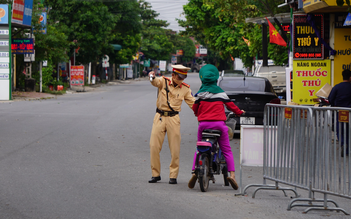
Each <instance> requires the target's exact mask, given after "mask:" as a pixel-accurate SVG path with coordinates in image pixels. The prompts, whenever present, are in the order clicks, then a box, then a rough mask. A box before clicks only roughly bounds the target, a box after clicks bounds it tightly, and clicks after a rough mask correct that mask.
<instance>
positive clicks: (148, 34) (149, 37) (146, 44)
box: [140, 0, 173, 60]
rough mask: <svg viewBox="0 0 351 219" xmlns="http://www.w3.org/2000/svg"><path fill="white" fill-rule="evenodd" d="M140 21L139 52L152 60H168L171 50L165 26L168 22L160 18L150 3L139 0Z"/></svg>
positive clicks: (171, 45)
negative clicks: (140, 38)
mask: <svg viewBox="0 0 351 219" xmlns="http://www.w3.org/2000/svg"><path fill="white" fill-rule="evenodd" d="M140 8H141V9H142V12H141V20H142V21H141V22H142V42H141V48H140V50H141V52H143V53H144V55H145V57H146V58H150V59H154V60H168V59H169V58H170V54H171V52H172V50H173V44H172V42H170V40H169V38H168V36H167V30H166V29H164V28H166V27H167V26H168V25H169V24H168V23H167V22H166V21H164V20H160V19H156V18H157V16H158V15H159V14H158V13H156V11H154V10H152V9H151V5H150V4H149V3H148V2H145V1H143V0H141V1H140Z"/></svg>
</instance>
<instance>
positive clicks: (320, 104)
mask: <svg viewBox="0 0 351 219" xmlns="http://www.w3.org/2000/svg"><path fill="white" fill-rule="evenodd" d="M317 97H318V98H316V99H315V100H314V101H315V102H317V104H316V105H317V106H318V107H326V106H330V103H329V101H328V99H327V98H325V97H320V96H317ZM316 105H315V106H316Z"/></svg>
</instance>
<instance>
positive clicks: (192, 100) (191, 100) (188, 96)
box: [184, 89, 195, 110]
mask: <svg viewBox="0 0 351 219" xmlns="http://www.w3.org/2000/svg"><path fill="white" fill-rule="evenodd" d="M184 101H185V102H186V104H188V106H189V107H190V109H191V110H193V105H194V103H195V97H193V95H192V94H191V90H190V89H189V90H188V92H187V93H186V95H185V96H184Z"/></svg>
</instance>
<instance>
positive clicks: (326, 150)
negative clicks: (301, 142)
mask: <svg viewBox="0 0 351 219" xmlns="http://www.w3.org/2000/svg"><path fill="white" fill-rule="evenodd" d="M312 111H313V116H312V117H313V128H314V133H313V141H314V142H313V143H314V144H313V148H312V154H313V156H312V158H311V162H312V165H313V168H312V169H311V170H312V176H313V177H312V178H311V192H312V196H311V197H310V198H311V199H312V200H314V192H319V193H322V194H323V195H324V199H323V205H320V206H310V207H309V208H308V209H306V210H305V212H308V211H310V210H337V211H342V212H344V213H345V214H348V213H347V212H346V211H345V210H344V209H342V208H339V207H338V205H337V204H336V203H335V202H334V201H332V200H329V199H327V195H328V194H330V195H334V196H339V197H344V198H349V199H351V159H350V157H349V156H348V154H347V153H348V152H350V139H349V138H348V136H350V131H351V130H350V128H349V126H350V124H351V120H350V115H351V109H349V108H336V107H312ZM338 130H339V136H338ZM342 142H344V143H342ZM343 145H344V146H345V148H344V150H341V148H342V146H343ZM296 201H299V200H292V201H291V203H290V204H289V208H291V207H294V206H299V205H293V203H294V202H296ZM304 201H310V200H308V199H307V200H304ZM327 202H332V203H333V204H334V205H335V207H330V206H328V205H327Z"/></svg>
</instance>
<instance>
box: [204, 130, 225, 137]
mask: <svg viewBox="0 0 351 219" xmlns="http://www.w3.org/2000/svg"><path fill="white" fill-rule="evenodd" d="M221 134H222V132H221V131H219V130H216V129H205V130H203V131H202V136H204V135H211V136H221Z"/></svg>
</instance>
